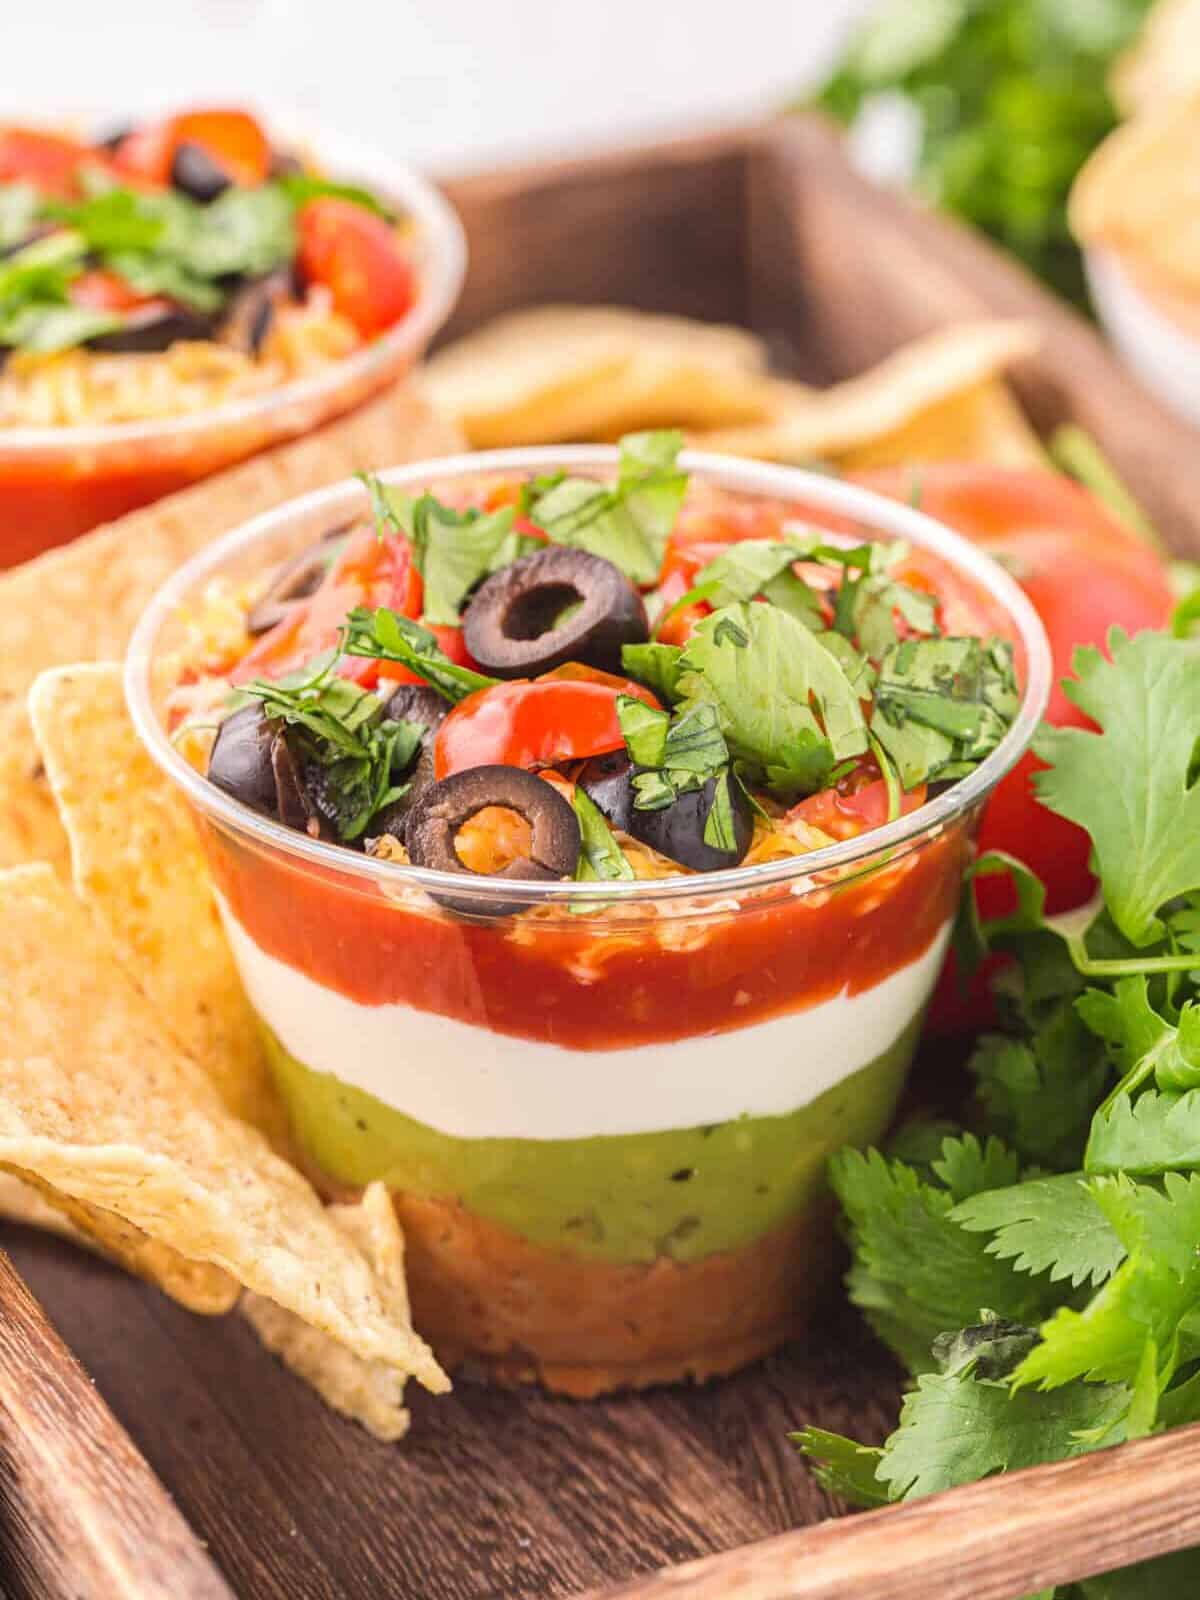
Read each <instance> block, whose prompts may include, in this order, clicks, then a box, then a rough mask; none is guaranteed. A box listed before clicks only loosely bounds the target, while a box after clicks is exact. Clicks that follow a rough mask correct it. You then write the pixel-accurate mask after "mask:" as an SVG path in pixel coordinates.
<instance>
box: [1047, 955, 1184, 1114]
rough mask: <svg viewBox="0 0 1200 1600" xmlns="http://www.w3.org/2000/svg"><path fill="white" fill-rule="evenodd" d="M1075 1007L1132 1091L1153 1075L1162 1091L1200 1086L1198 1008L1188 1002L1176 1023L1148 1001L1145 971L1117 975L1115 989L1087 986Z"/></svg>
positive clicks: (1125, 1086)
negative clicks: (1101, 1040)
mask: <svg viewBox="0 0 1200 1600" xmlns="http://www.w3.org/2000/svg"><path fill="white" fill-rule="evenodd" d="M1075 1009H1076V1010H1077V1011H1078V1013H1079V1015H1080V1016H1081V1017H1082V1018H1083V1020H1084V1022H1085V1023H1086V1024H1087V1026H1088V1027H1089V1028H1090V1029H1091V1030H1092V1032H1093V1033H1095V1034H1098V1035H1099V1036H1100V1038H1102V1039H1103V1040H1104V1041H1105V1044H1106V1045H1107V1046H1108V1049H1109V1052H1110V1054H1111V1055H1112V1056H1113V1057H1114V1059H1115V1060H1116V1062H1117V1064H1118V1065H1119V1067H1120V1070H1121V1072H1122V1074H1123V1075H1124V1076H1123V1081H1122V1087H1123V1088H1125V1089H1126V1090H1132V1089H1133V1088H1135V1087H1136V1086H1137V1085H1138V1084H1140V1083H1142V1082H1144V1081H1145V1079H1147V1078H1149V1077H1150V1076H1151V1075H1153V1077H1154V1079H1155V1081H1156V1082H1157V1084H1158V1086H1159V1088H1160V1089H1167V1090H1172V1091H1179V1090H1184V1089H1195V1088H1200V1006H1198V1005H1197V1004H1196V1003H1195V1002H1194V1001H1189V1002H1187V1004H1185V1005H1184V1007H1183V1009H1182V1010H1181V1011H1180V1013H1179V1022H1178V1025H1176V1024H1175V1023H1172V1022H1168V1021H1167V1020H1166V1018H1165V1017H1162V1016H1160V1015H1159V1014H1158V1012H1157V1011H1156V1010H1155V1009H1154V1007H1153V1006H1152V1005H1151V1004H1150V994H1149V985H1148V983H1147V979H1146V976H1145V974H1144V973H1143V974H1141V975H1138V976H1131V977H1128V978H1118V979H1117V981H1116V983H1115V984H1114V985H1113V988H1112V992H1111V993H1109V992H1107V991H1106V990H1103V989H1086V990H1085V991H1084V993H1083V994H1081V995H1080V997H1079V999H1078V1000H1077V1001H1076V1002H1075Z"/></svg>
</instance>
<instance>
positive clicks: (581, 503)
mask: <svg viewBox="0 0 1200 1600" xmlns="http://www.w3.org/2000/svg"><path fill="white" fill-rule="evenodd" d="M682 445H683V437H682V435H681V434H678V433H674V432H662V433H637V434H628V435H626V437H625V438H623V439H622V440H621V446H620V449H621V460H620V468H619V473H618V478H617V483H616V486H615V487H614V488H609V487H608V486H607V485H605V484H603V483H598V482H596V481H595V480H593V479H590V478H563V479H561V480H560V481H559V482H558V483H555V484H553V485H552V486H551V487H550V488H548V489H546V490H545V491H543V492H541V493H538V492H537V491H536V488H535V489H534V490H533V491H532V492H531V495H530V505H529V515H530V516H531V517H532V518H533V520H534V521H535V522H536V523H537V525H538V527H539V528H541V529H543V530H544V532H546V533H547V534H548V535H549V536H550V538H551V539H553V540H554V541H555V543H556V544H569V545H575V546H576V547H577V548H579V549H581V550H589V551H591V552H592V554H593V555H598V556H603V557H604V558H605V560H607V561H612V562H614V563H615V564H616V565H617V566H618V567H620V568H621V571H622V572H624V573H625V575H626V577H628V578H629V579H630V580H631V582H633V583H641V584H651V583H653V582H654V580H655V579H656V578H657V577H658V573H659V569H660V568H661V566H662V559H663V554H664V552H665V550H666V547H667V540H668V539H669V538H670V535H671V529H672V528H673V527H674V526H675V519H676V517H677V516H678V515H679V508H680V506H681V505H682V504H683V497H684V495H685V494H686V492H687V474H686V473H683V472H680V471H678V470H677V468H676V466H675V458H676V457H677V456H678V454H679V451H680V449H681V448H682Z"/></svg>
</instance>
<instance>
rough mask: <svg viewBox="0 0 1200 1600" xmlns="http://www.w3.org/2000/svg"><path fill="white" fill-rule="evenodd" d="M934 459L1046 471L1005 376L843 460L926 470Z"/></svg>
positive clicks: (851, 464) (855, 465)
mask: <svg viewBox="0 0 1200 1600" xmlns="http://www.w3.org/2000/svg"><path fill="white" fill-rule="evenodd" d="M930 461H986V462H987V463H988V464H989V465H990V466H995V467H1042V468H1045V466H1046V465H1047V461H1046V452H1045V451H1044V450H1043V449H1042V446H1041V441H1040V440H1039V439H1038V436H1037V434H1036V433H1035V432H1034V431H1033V429H1032V428H1031V427H1030V425H1029V423H1028V422H1027V421H1026V418H1025V413H1024V412H1023V411H1022V410H1021V407H1020V406H1019V405H1018V404H1017V402H1016V400H1015V399H1014V398H1013V396H1012V393H1011V392H1010V390H1009V388H1008V385H1007V384H1006V383H1005V382H1004V381H1003V379H1001V378H988V379H986V380H985V381H984V382H983V383H979V384H976V386H975V387H974V388H973V389H967V390H964V391H963V392H962V393H961V394H955V395H951V396H950V398H949V399H947V400H941V401H939V402H938V404H937V405H933V406H929V407H928V408H927V409H926V410H924V411H919V412H918V413H917V414H916V416H915V417H911V418H910V419H909V420H908V421H907V422H906V423H903V424H902V425H901V426H900V427H899V428H897V429H895V430H894V431H893V432H892V433H885V434H882V435H880V437H879V438H878V439H871V440H869V441H868V442H867V443H866V444H862V445H857V446H855V447H854V448H853V449H851V450H847V451H845V452H843V454H841V455H840V456H839V457H838V463H837V464H838V466H839V467H841V468H843V469H845V470H846V471H854V470H857V469H859V468H863V467H904V466H921V465H925V464H926V463H928V462H930Z"/></svg>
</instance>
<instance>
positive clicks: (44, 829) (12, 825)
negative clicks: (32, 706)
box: [0, 700, 68, 872]
mask: <svg viewBox="0 0 1200 1600" xmlns="http://www.w3.org/2000/svg"><path fill="white" fill-rule="evenodd" d="M22 861H48V862H49V863H50V865H51V866H53V867H54V868H55V870H56V871H59V872H65V871H66V870H67V868H68V853H67V836H66V834H65V833H64V832H63V827H62V823H61V822H60V821H59V820H58V809H57V807H56V806H55V804H54V797H53V795H52V794H51V793H50V785H49V784H48V783H47V782H46V774H45V771H44V770H43V767H42V758H41V756H40V755H39V754H38V750H37V746H36V745H35V744H34V742H33V729H32V728H31V727H30V725H29V713H28V712H27V711H26V709H25V706H24V705H23V704H22V702H21V701H20V700H13V701H10V702H9V703H8V704H7V705H0V867H15V866H18V865H19V864H20V863H21V862H22Z"/></svg>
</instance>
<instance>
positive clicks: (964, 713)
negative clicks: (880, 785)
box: [871, 638, 1019, 789]
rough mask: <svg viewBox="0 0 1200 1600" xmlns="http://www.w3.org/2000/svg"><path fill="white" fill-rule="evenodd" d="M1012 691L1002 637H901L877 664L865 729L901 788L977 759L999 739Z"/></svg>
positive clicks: (1008, 719)
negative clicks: (872, 704)
mask: <svg viewBox="0 0 1200 1600" xmlns="http://www.w3.org/2000/svg"><path fill="white" fill-rule="evenodd" d="M1018 704H1019V696H1018V693H1017V686H1016V679H1015V676H1014V674H1013V665H1012V648H1011V646H1010V645H1008V644H1007V643H1005V642H1004V641H1002V640H998V639H993V640H990V641H986V642H985V641H983V640H979V639H972V638H967V639H906V640H904V641H903V642H902V643H900V644H896V645H892V646H891V647H890V648H889V649H888V650H887V651H886V653H885V654H884V656H883V659H882V660H881V662H880V664H879V679H878V682H877V684H876V687H875V708H874V712H873V714H872V717H871V732H872V733H873V734H874V735H875V737H876V738H877V739H878V740H879V742H880V743H881V744H882V745H883V747H884V749H885V750H886V751H887V753H888V755H889V756H891V758H892V760H893V761H894V762H895V763H896V765H897V767H898V768H899V772H900V781H901V783H902V784H903V785H904V787H905V788H906V789H913V788H916V786H917V785H918V784H920V783H927V782H929V781H930V780H931V779H934V778H937V777H938V776H940V775H941V774H943V773H945V772H947V771H948V770H949V769H950V768H952V767H953V768H954V769H955V776H961V770H960V769H962V768H964V767H969V766H971V765H974V764H975V763H977V762H979V761H981V760H982V759H983V758H984V757H985V756H986V755H989V754H990V753H991V751H993V750H994V749H995V748H996V746H997V745H998V744H999V743H1000V741H1001V739H1003V737H1004V735H1005V734H1006V733H1007V732H1008V729H1009V727H1010V725H1011V723H1012V720H1013V718H1014V716H1015V715H1016V712H1017V706H1018Z"/></svg>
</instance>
